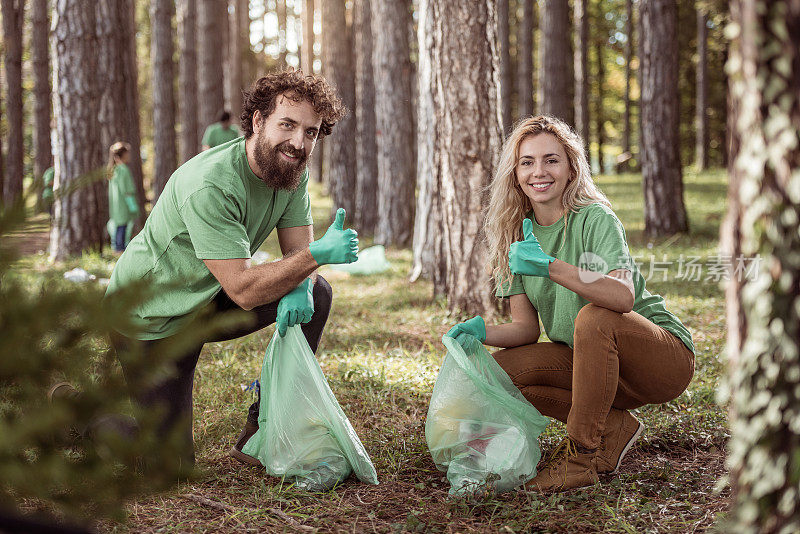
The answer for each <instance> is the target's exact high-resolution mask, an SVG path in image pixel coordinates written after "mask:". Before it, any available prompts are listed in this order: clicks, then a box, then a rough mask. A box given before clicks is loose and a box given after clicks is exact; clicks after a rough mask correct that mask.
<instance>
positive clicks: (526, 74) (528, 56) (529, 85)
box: [517, 0, 536, 119]
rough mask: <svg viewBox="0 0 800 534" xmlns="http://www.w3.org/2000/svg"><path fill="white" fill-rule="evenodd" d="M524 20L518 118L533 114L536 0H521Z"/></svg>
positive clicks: (519, 47)
mask: <svg viewBox="0 0 800 534" xmlns="http://www.w3.org/2000/svg"><path fill="white" fill-rule="evenodd" d="M520 3H521V4H522V20H520V21H519V24H518V28H517V29H518V31H517V118H518V119H521V118H524V117H527V116H529V115H532V114H533V110H534V105H533V27H534V17H535V16H536V15H535V12H534V0H520Z"/></svg>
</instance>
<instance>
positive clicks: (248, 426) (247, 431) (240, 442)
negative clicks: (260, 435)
mask: <svg viewBox="0 0 800 534" xmlns="http://www.w3.org/2000/svg"><path fill="white" fill-rule="evenodd" d="M257 431H258V423H253V422H252V421H250V420H249V419H248V420H247V422H246V423H245V424H244V428H243V429H242V433H241V434H239V438H238V439H237V440H236V443H235V444H234V445H233V447H231V450H230V451H228V455H230V457H231V458H234V459H236V460H238V461H240V462H242V463H243V464H245V465H261V461H259V459H258V458H254V457H253V456H250V455H249V454H245V453H243V452H242V449H243V448H244V444H245V443H247V441H248V440H249V439H250V438H252V437H253V434H255V433H256V432H257Z"/></svg>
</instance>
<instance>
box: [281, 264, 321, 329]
mask: <svg viewBox="0 0 800 534" xmlns="http://www.w3.org/2000/svg"><path fill="white" fill-rule="evenodd" d="M312 315H314V283H313V282H312V281H311V278H306V279H305V280H303V281H302V282H301V283H300V285H299V286H297V287H296V288H294V289H292V290H291V291H289V292H288V293H287V294H286V295H284V296H283V298H282V299H281V301H280V302H279V303H278V334H279V335H280V336H281V337H283V336H285V335H286V329H287V328H289V327H290V326H294V325H296V324H303V323H307V322H309V321H310V320H311V316H312Z"/></svg>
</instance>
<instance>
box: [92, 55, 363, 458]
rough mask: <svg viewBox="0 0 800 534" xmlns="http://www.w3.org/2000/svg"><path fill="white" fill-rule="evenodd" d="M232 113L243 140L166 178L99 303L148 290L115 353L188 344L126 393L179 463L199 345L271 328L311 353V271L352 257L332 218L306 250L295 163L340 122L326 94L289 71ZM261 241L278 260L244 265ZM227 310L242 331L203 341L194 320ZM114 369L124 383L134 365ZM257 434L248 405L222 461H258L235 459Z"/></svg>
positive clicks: (319, 290)
mask: <svg viewBox="0 0 800 534" xmlns="http://www.w3.org/2000/svg"><path fill="white" fill-rule="evenodd" d="M242 109H243V111H242V116H241V119H242V131H243V132H244V137H240V138H238V139H234V140H232V141H229V142H227V143H224V144H222V145H219V146H217V147H214V148H212V149H210V150H207V151H205V152H202V153H200V154H199V155H197V156H195V157H194V158H192V159H191V160H189V161H187V162H186V163H185V164H183V165H182V166H181V167H180V168H178V169H177V170H176V171H175V172H174V173H173V174H172V176H171V177H170V179H169V181H168V182H167V184H166V187H165V188H164V191H163V193H161V196H160V197H159V198H158V202H156V205H155V206H154V207H153V210H152V212H151V213H150V216H149V217H148V219H147V222H146V224H145V226H144V228H143V229H142V231H141V232H140V233H139V234H138V235H137V236H136V237H135V238H134V239H133V240H132V241H131V243H130V245H129V246H128V248H127V249H126V250H125V252H124V253H123V254H122V256H121V257H120V258H119V260H118V261H117V264H116V266H115V267H114V272H113V274H112V275H111V282H110V284H109V287H108V291H107V293H106V298H111V297H112V296H113V294H114V293H115V292H116V291H119V289H120V288H122V287H124V286H126V285H130V284H133V283H137V282H138V283H141V282H140V281H142V280H144V281H146V282H145V283H146V285H147V288H148V295H149V296H148V297H147V299H146V300H145V301H144V302H143V303H142V304H140V305H139V306H137V307H136V308H135V309H133V310H131V312H130V313H131V317H130V324H131V329H130V330H129V331H124V332H122V331H120V332H118V333H115V334H114V335H112V343H113V345H114V347H115V348H116V349H117V352H118V353H120V352H121V351H124V352H126V353H133V354H139V355H141V357H143V358H149V359H150V360H149V361H153V359H155V361H158V355H159V353H165V352H166V350H167V348H168V347H170V345H171V346H172V347H173V348H174V347H175V346H176V344H177V343H178V342H180V341H179V340H181V339H183V337H182V336H181V334H182V333H188V334H189V336H188V338H190V339H193V341H192V342H191V343H190V346H188V348H186V349H185V350H180V351H179V352H180V354H181V356H180V357H179V358H177V359H176V360H175V365H174V373H172V374H171V376H169V377H166V378H165V379H163V380H162V381H161V382H159V383H157V384H151V385H148V386H143V387H141V388H139V390H137V391H135V392H134V397H135V400H136V401H137V402H138V403H139V404H140V405H142V406H143V407H145V408H147V409H148V410H151V409H152V410H153V411H154V412H155V411H157V413H158V414H160V415H159V417H161V419H160V420H159V421H160V422H159V424H160V433H161V435H162V436H163V437H164V438H165V439H167V437H168V436H169V435H171V434H174V433H177V435H178V439H179V440H181V443H182V444H183V447H182V449H183V451H184V452H185V455H182V456H183V458H184V459H185V460H187V461H188V462H190V463H193V462H194V445H193V441H192V385H193V381H194V370H195V366H196V365H197V361H198V358H199V356H200V352H201V350H202V348H203V344H204V343H208V342H213V341H223V340H228V339H233V338H237V337H241V336H244V335H247V334H250V333H252V332H255V331H257V330H260V329H262V328H264V327H265V326H267V325H269V324H272V323H275V322H277V328H278V332H279V333H280V334H281V335H284V334H285V332H286V329H287V328H288V327H290V326H294V325H296V324H302V330H303V333H304V334H305V337H306V339H307V340H308V344H309V345H310V346H311V349H312V350H314V351H315V352H316V350H317V346H318V345H319V341H320V337H321V336H322V330H323V328H324V327H325V323H326V321H327V318H328V312H329V310H330V307H331V300H332V292H331V287H330V285H329V284H328V283H327V282H326V281H325V280H324V279H323V278H322V277H321V276H316V273H315V270H316V269H317V267H319V266H320V265H323V264H330V263H350V262H353V261H355V260H356V259H357V254H358V239H357V237H356V233H355V231H354V230H344V229H343V219H344V210H341V209H340V210H339V212H338V213H337V217H336V221H335V222H334V223H333V225H331V227H330V228H329V229H328V231H327V232H326V234H325V235H324V236H323V237H322V238H320V239H319V240H317V241H313V239H314V232H313V227H312V219H311V210H310V207H311V206H310V200H309V195H308V170H307V169H306V162H307V161H308V157H309V156H310V154H311V151H312V150H313V149H314V146H315V144H316V142H317V139H318V138H321V137H324V136H326V135H329V134H330V133H331V129H332V128H333V126H334V125H335V124H336V122H338V121H339V120H341V119H342V117H343V116H344V114H345V113H346V110H345V108H344V106H343V105H342V102H341V100H340V99H339V97H338V96H337V95H336V93H335V91H334V90H333V89H332V87H331V86H330V85H328V83H327V82H326V81H325V80H324V79H323V78H321V77H318V76H304V75H303V73H302V72H300V71H295V70H291V69H290V70H286V71H282V72H277V73H272V74H269V75H267V76H264V77H263V78H261V79H259V80H258V81H256V82H255V83H254V84H253V86H252V87H251V88H250V90H249V91H248V92H245V93H244V102H243V106H242ZM273 230H276V231H277V234H278V241H279V243H280V248H281V251H282V253H283V258H282V259H280V260H278V261H274V262H271V263H265V264H262V265H252V264H251V262H250V257H251V254H253V253H254V252H256V251H257V250H258V248H259V247H260V246H261V244H262V243H263V242H264V240H265V239H266V238H267V236H268V235H269V234H270V233H271V232H272V231H273ZM220 289H222V290H223V291H220ZM230 311H239V313H240V315H243V316H245V317H244V318H243V319H244V320H243V321H239V322H237V323H236V325H234V326H228V327H225V328H223V329H222V330H221V331H220V330H219V329H217V330H215V331H214V332H213V333H211V332H209V333H204V327H203V324H206V323H203V322H201V321H205V320H207V319H208V316H209V315H211V316H213V315H215V314H220V313H225V312H230ZM202 312H204V313H202ZM201 317H202V320H201ZM197 336H201V339H200V340H199V341H198V340H197ZM132 348H136V349H137V350H136V351H133V350H132ZM121 363H122V366H123V371H124V372H125V375H126V379H128V382H129V384H130V383H132V380H131V379H132V378H135V377H133V376H131V375H132V374H133V373H134V372H135V371H134V370H133V367H134V366H132V365H131V364H126V362H125V361H122V362H121ZM134 382H135V380H134ZM257 428H258V404H257V403H256V404H254V405H253V406H251V407H250V411H249V414H248V417H247V424H246V425H245V429H244V430H243V432H242V435H241V436H240V437H239V440H238V442H237V443H236V445H235V446H234V448H233V449H232V450H231V455H232V456H234V457H236V458H237V459H239V460H241V461H244V462H248V463H257V462H258V461H257V460H256V459H254V458H251V457H249V456H247V455H244V454H243V453H242V452H241V447H242V446H243V445H244V443H245V442H246V441H247V439H249V437H250V436H251V435H252V434H254V433H255V431H256V430H257ZM171 439H174V436H172V437H171Z"/></svg>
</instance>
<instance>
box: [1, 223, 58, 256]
mask: <svg viewBox="0 0 800 534" xmlns="http://www.w3.org/2000/svg"><path fill="white" fill-rule="evenodd" d="M3 239H4V240H7V242H8V243H9V244H10V245H14V246H16V247H17V250H18V251H19V254H20V255H21V256H27V255H30V254H36V253H37V252H39V251H44V252H47V247H48V245H49V244H50V217H49V215H47V214H46V213H38V214H36V215H34V216H33V217H30V218H29V219H28V220H27V221H26V223H25V225H24V226H23V227H22V228H20V229H19V230H17V231H15V232H10V233H9V234H8V235H7V236H5V237H4V238H3Z"/></svg>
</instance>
